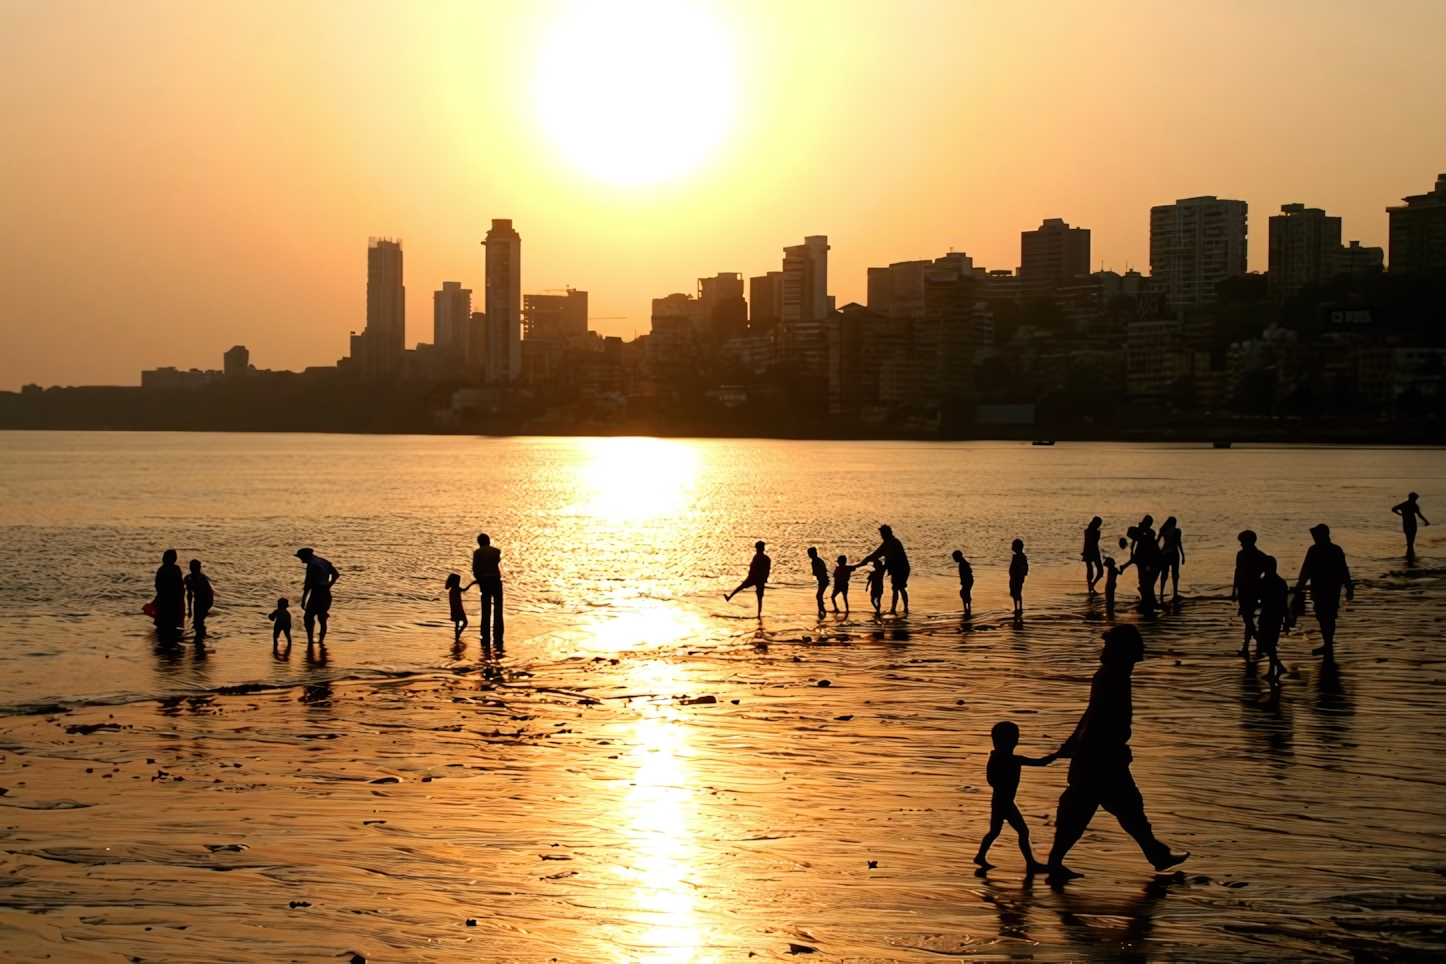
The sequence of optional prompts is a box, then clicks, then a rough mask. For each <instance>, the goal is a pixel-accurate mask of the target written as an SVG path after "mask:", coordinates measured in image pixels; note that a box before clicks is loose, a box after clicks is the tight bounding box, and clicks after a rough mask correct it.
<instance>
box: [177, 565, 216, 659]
mask: <svg viewBox="0 0 1446 964" xmlns="http://www.w3.org/2000/svg"><path fill="white" fill-rule="evenodd" d="M181 582H182V583H184V584H185V587H186V609H187V611H188V612H189V613H190V614H191V625H192V626H193V627H195V630H196V638H197V639H199V638H201V637H202V636H204V635H206V617H207V616H209V615H210V614H211V607H212V606H214V605H215V604H216V594H215V591H214V590H212V589H211V580H210V579H208V578H206V574H205V573H203V572H202V571H201V560H200V559H192V560H191V571H190V573H189V574H187V576H186V578H184V579H182V580H181Z"/></svg>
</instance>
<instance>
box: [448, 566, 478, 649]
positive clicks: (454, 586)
mask: <svg viewBox="0 0 1446 964" xmlns="http://www.w3.org/2000/svg"><path fill="white" fill-rule="evenodd" d="M475 585H477V583H476V582H475V581H474V582H469V583H467V585H465V586H464V585H462V577H461V576H459V575H457V574H456V573H455V572H451V573H448V574H447V605H448V607H449V609H450V611H451V618H452V629H453V630H454V631H455V632H456V635H455V636H454V637H453V640H452V641H453V642H457V643H460V642H461V641H462V631H463V630H464V629H466V628H467V609H466V607H465V606H463V605H462V594H463V593H464V592H466V591H467V590H468V589H471V588H472V587H473V586H475Z"/></svg>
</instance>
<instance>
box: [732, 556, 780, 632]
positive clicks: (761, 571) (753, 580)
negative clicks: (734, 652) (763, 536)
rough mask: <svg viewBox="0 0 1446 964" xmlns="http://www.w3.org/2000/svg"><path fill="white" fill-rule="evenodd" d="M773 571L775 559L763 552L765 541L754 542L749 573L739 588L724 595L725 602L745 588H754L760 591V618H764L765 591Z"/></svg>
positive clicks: (757, 591)
mask: <svg viewBox="0 0 1446 964" xmlns="http://www.w3.org/2000/svg"><path fill="white" fill-rule="evenodd" d="M772 573H773V560H772V559H770V558H768V557H767V556H766V555H764V554H763V541H762V540H759V541H758V542H755V543H753V559H752V560H751V561H749V563H748V575H747V577H745V578H744V580H743V581H742V582H740V583H739V584H738V588H737V589H735V590H733V591H732V592H730V593H728V594H727V595H725V596H724V597H723V601H724V602H728V601H731V600H732V599H733V597H734V596H736V595H738V594H739V593H740V592H742V591H743V590H745V589H752V590H754V591H755V592H756V593H758V618H760V619H762V618H763V591H764V590H765V589H767V588H768V577H769V576H770V575H771V574H772Z"/></svg>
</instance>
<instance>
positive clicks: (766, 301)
mask: <svg viewBox="0 0 1446 964" xmlns="http://www.w3.org/2000/svg"><path fill="white" fill-rule="evenodd" d="M782 318H783V272H782V271H770V272H768V273H767V274H764V275H759V276H758V277H756V278H749V279H748V327H749V329H750V330H752V331H754V332H763V331H768V330H770V329H773V328H777V327H778V322H779V321H780V320H781V319H782Z"/></svg>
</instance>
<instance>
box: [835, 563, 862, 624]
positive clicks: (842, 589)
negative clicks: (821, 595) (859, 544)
mask: <svg viewBox="0 0 1446 964" xmlns="http://www.w3.org/2000/svg"><path fill="white" fill-rule="evenodd" d="M857 568H858V566H851V565H849V557H848V556H839V557H838V565H836V566H834V567H833V595H831V596H829V602H831V603H833V611H834V612H838V597H839V595H840V594H842V595H843V597H844V608H843V611H844V615H845V616H847V615H848V614H849V578H850V577H851V576H853V574H854V570H855V569H857Z"/></svg>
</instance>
